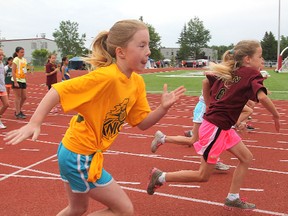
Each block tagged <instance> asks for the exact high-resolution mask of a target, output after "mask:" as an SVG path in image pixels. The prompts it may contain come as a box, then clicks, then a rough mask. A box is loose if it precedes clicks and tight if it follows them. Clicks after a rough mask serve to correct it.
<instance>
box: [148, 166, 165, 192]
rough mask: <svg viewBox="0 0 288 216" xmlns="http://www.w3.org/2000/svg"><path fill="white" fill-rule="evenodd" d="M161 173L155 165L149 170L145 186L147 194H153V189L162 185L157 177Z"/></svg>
mask: <svg viewBox="0 0 288 216" xmlns="http://www.w3.org/2000/svg"><path fill="white" fill-rule="evenodd" d="M162 173H163V172H162V171H161V170H159V169H157V168H155V167H154V168H153V169H152V170H151V173H150V176H149V183H148V187H147V193H148V194H149V195H153V194H154V192H155V190H156V189H157V188H159V187H161V186H162V185H163V184H162V183H161V182H159V177H160V176H161V175H162Z"/></svg>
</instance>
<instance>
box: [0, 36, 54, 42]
mask: <svg viewBox="0 0 288 216" xmlns="http://www.w3.org/2000/svg"><path fill="white" fill-rule="evenodd" d="M26 40H48V41H54V40H51V39H48V38H43V37H38V38H23V39H8V40H6V39H5V40H3V39H2V40H0V42H6V41H7V42H12V41H26Z"/></svg>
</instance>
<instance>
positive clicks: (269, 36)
mask: <svg viewBox="0 0 288 216" xmlns="http://www.w3.org/2000/svg"><path fill="white" fill-rule="evenodd" d="M261 47H262V52H263V54H262V56H263V58H264V59H265V60H276V59H277V41H276V39H275V37H274V35H273V33H272V32H271V31H270V32H269V33H268V32H265V35H264V37H263V39H262V41H261Z"/></svg>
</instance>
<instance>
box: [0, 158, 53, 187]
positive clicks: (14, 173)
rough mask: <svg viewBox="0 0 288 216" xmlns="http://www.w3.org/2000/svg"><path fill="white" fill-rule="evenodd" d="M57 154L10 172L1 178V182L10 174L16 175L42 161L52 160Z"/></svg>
mask: <svg viewBox="0 0 288 216" xmlns="http://www.w3.org/2000/svg"><path fill="white" fill-rule="evenodd" d="M56 156H57V155H56V154H54V155H52V156H50V157H48V158H45V159H43V160H41V161H38V162H36V163H34V164H31V165H29V166H27V167H24V168H22V169H20V170H18V171H16V172H13V173H10V174H8V175H6V176H4V177H2V178H0V182H1V181H3V180H5V179H7V178H9V177H10V176H13V175H16V174H18V173H21V172H23V171H25V170H27V169H29V168H31V167H34V166H37V165H39V164H41V163H43V162H46V161H48V160H51V159H52V158H54V157H56Z"/></svg>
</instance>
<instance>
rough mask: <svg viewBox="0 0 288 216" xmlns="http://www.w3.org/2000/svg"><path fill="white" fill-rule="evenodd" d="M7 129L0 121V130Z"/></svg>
mask: <svg viewBox="0 0 288 216" xmlns="http://www.w3.org/2000/svg"><path fill="white" fill-rule="evenodd" d="M5 128H7V127H6V126H5V125H4V124H3V123H2V122H1V121H0V129H5Z"/></svg>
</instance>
